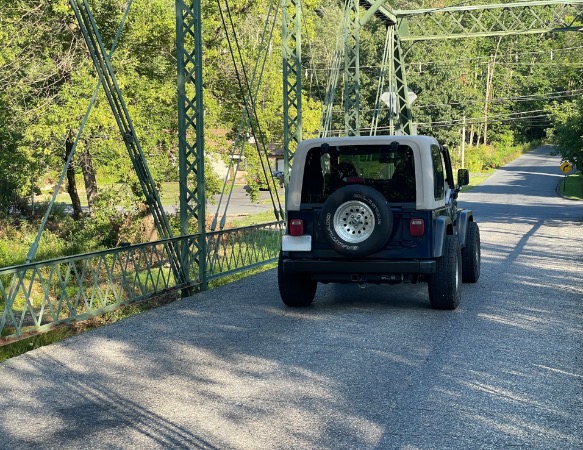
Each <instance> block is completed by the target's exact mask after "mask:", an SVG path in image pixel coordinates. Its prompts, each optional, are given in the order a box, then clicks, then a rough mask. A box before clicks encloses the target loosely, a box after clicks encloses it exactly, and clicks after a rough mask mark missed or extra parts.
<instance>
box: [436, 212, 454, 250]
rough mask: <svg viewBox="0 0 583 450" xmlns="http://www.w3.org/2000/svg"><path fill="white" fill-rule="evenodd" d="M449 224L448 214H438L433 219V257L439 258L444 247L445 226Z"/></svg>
mask: <svg viewBox="0 0 583 450" xmlns="http://www.w3.org/2000/svg"><path fill="white" fill-rule="evenodd" d="M448 225H451V219H450V218H449V217H448V216H438V217H436V218H435V219H434V220H433V257H434V258H440V257H441V256H442V255H443V251H444V248H445V236H446V235H447V227H448Z"/></svg>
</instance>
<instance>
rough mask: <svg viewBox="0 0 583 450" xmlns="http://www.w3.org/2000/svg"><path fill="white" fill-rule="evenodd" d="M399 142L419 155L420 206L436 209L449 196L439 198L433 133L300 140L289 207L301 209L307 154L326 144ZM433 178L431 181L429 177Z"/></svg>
mask: <svg viewBox="0 0 583 450" xmlns="http://www.w3.org/2000/svg"><path fill="white" fill-rule="evenodd" d="M393 142H398V143H399V144H400V145H408V146H409V147H411V150H412V151H413V156H414V158H415V182H416V191H417V198H416V202H415V203H416V205H415V206H416V209H435V208H437V207H439V206H443V204H444V203H445V200H437V201H436V200H435V196H434V183H433V161H432V158H431V146H433V145H437V146H439V143H438V142H437V140H436V139H435V138H433V137H431V136H407V135H398V136H344V137H329V138H317V139H306V140H304V141H301V142H300V143H299V144H298V148H297V150H296V152H295V153H294V157H293V165H292V167H293V170H292V171H291V177H290V182H289V186H288V192H287V198H286V208H287V209H288V210H290V211H299V209H300V204H301V198H302V192H301V190H302V182H303V179H304V166H305V163H306V155H307V154H308V152H309V151H310V150H311V149H313V148H315V147H320V146H321V145H322V144H328V145H330V147H335V146H343V145H352V146H354V145H387V146H389V145H391V143H393ZM426 180H427V181H429V182H427V181H426Z"/></svg>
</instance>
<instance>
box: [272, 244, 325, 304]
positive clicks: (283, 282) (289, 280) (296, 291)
mask: <svg viewBox="0 0 583 450" xmlns="http://www.w3.org/2000/svg"><path fill="white" fill-rule="evenodd" d="M277 282H278V286H279V295H281V300H282V301H283V303H285V304H286V305H287V306H292V307H301V306H309V305H311V304H312V302H313V301H314V297H315V296H316V288H317V282H316V281H314V280H312V279H311V277H310V274H309V273H307V272H306V273H304V272H296V273H287V272H284V271H283V255H282V254H281V253H280V254H279V262H278V264H277Z"/></svg>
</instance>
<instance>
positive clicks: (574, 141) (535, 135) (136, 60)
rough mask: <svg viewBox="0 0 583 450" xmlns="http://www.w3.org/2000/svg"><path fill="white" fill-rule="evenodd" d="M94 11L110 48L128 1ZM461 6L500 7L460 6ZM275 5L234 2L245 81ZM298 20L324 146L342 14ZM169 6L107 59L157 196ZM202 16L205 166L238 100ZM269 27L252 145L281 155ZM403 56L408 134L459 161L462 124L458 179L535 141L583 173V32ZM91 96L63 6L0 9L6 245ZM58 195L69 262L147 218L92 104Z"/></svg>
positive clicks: (366, 100)
mask: <svg viewBox="0 0 583 450" xmlns="http://www.w3.org/2000/svg"><path fill="white" fill-rule="evenodd" d="M89 3H90V5H91V7H92V10H93V14H94V15H95V18H96V20H97V23H98V26H99V29H100V32H101V34H102V37H103V40H104V44H105V46H106V47H107V48H109V47H110V46H111V44H112V42H113V40H114V36H115V33H116V31H117V27H118V24H119V23H120V21H121V19H122V16H123V14H124V12H125V10H126V5H127V1H125V0H92V1H90V2H89ZM470 3H471V4H484V3H497V2H479V3H478V2H473V3H472V2H464V5H466V4H468V5H469V4H470ZM271 4H273V3H272V2H270V0H231V1H230V2H229V6H230V9H231V11H230V12H231V14H232V16H233V18H234V20H235V24H236V27H237V40H238V43H239V46H240V50H241V53H242V55H243V58H244V59H245V60H246V61H248V64H249V67H248V68H247V70H250V69H251V68H252V67H253V66H254V64H255V60H256V58H257V51H258V46H259V44H260V41H261V38H262V32H263V30H264V25H265V24H264V21H265V17H266V15H267V11H268V8H269V7H270V5H271ZM275 4H277V2H275ZM456 4H457V3H456V2H451V1H439V2H435V1H416V2H393V3H392V6H394V7H395V8H399V9H418V8H426V7H437V8H439V7H444V6H450V5H456ZM302 5H303V8H304V13H303V20H304V29H303V31H302V32H303V38H304V43H303V54H304V55H305V60H304V61H302V64H303V65H304V80H303V120H304V122H303V125H304V130H303V131H304V138H308V137H314V136H316V135H317V133H318V128H319V125H320V117H321V114H322V102H323V100H324V95H325V90H326V82H327V79H328V78H329V71H330V68H331V65H332V59H333V54H334V52H335V50H336V45H337V42H338V35H339V33H340V31H339V29H338V26H339V24H340V23H341V17H342V6H343V2H341V1H328V0H305V1H304V2H303V4H302ZM174 7H175V5H174V1H172V0H135V1H134V2H133V5H132V8H131V11H130V13H129V16H128V17H127V21H126V24H125V27H124V29H123V32H122V34H121V37H120V40H119V43H118V45H117V48H116V49H115V52H114V53H113V55H112V63H113V66H114V69H115V70H116V76H117V80H118V82H119V85H120V88H121V90H122V92H123V95H124V98H125V101H126V103H127V106H128V109H129V112H130V114H131V117H132V120H133V122H134V125H135V127H136V130H137V134H138V137H139V139H140V142H141V144H142V147H143V149H144V151H145V152H146V156H147V159H148V163H149V167H150V170H151V172H152V175H153V177H154V179H155V180H156V182H157V183H159V184H160V186H162V185H163V183H165V182H173V181H177V180H178V152H177V106H176V103H177V101H176V78H177V75H176V52H175V26H176V25H175V16H176V12H175V9H174ZM202 13H203V40H204V45H203V58H204V64H203V77H204V104H205V136H206V139H205V142H206V152H207V154H214V155H217V156H216V157H218V158H222V159H224V160H225V161H227V160H228V155H229V154H230V152H231V146H232V140H233V138H234V136H235V133H236V132H237V128H238V126H239V123H240V121H241V113H242V111H243V100H242V96H241V94H240V92H239V90H238V83H237V80H236V73H235V70H234V67H233V63H232V58H231V55H230V52H229V48H228V46H227V42H226V39H225V32H224V30H223V28H222V24H221V22H220V14H219V10H218V5H217V2H214V1H211V0H205V1H202ZM277 20H278V22H277V23H276V25H275V29H274V33H273V37H272V40H271V42H270V43H269V47H268V48H269V52H268V57H267V61H266V65H265V72H264V75H263V85H262V88H261V89H260V90H259V98H258V99H257V100H256V105H257V114H258V116H259V122H260V124H261V130H262V132H263V133H264V134H265V141H266V142H268V143H270V144H271V146H272V147H273V148H277V147H281V145H282V141H283V136H282V134H283V107H282V89H283V88H282V72H281V71H282V48H281V34H280V32H281V14H279V15H278V18H277ZM384 36H385V29H384V26H383V25H382V24H381V23H380V22H378V21H376V20H372V21H370V22H369V24H367V26H366V27H364V29H363V30H362V34H361V41H360V45H361V47H360V55H361V79H362V87H361V108H362V111H361V113H362V120H363V123H365V124H366V121H367V120H368V121H370V119H371V117H372V108H373V105H374V100H375V98H374V96H375V92H376V81H377V79H378V77H379V76H380V70H381V68H380V61H381V56H382V51H383V45H384ZM404 52H405V55H406V61H407V65H406V68H407V81H408V84H409V87H410V88H411V89H412V90H413V91H414V92H415V94H416V95H417V100H416V101H415V103H414V104H413V119H414V122H416V123H418V133H419V134H428V135H433V136H436V137H437V138H438V139H439V140H440V141H441V142H443V143H446V144H449V145H450V146H452V147H453V148H456V147H459V146H460V144H461V138H462V135H461V131H462V127H463V125H464V123H465V129H466V135H465V141H466V145H467V146H468V147H467V153H466V165H469V168H470V169H471V170H472V171H480V170H485V169H487V168H489V167H496V166H497V165H499V164H500V162H501V161H499V154H498V153H497V149H502V148H509V147H512V146H514V145H516V144H523V143H528V142H532V141H534V140H541V139H548V140H549V141H550V142H552V143H555V144H557V145H558V149H559V150H560V151H561V153H562V155H563V157H564V158H565V159H569V160H570V161H571V162H573V163H578V165H579V167H580V166H581V164H583V156H582V152H583V150H582V148H583V142H582V139H583V138H582V136H583V121H582V116H583V100H582V99H581V93H583V37H582V35H581V33H554V34H551V33H548V34H544V35H522V36H508V37H495V38H479V39H458V40H447V41H446V40H443V41H428V42H416V43H413V44H412V43H404ZM96 82H97V77H96V73H95V71H94V69H93V66H92V62H91V58H90V57H89V54H88V51H87V49H86V46H85V42H84V40H83V37H82V36H81V33H80V31H79V28H78V25H77V22H76V20H75V16H74V15H73V12H72V10H71V8H70V6H69V2H68V1H67V0H39V1H34V2H30V1H23V0H0V220H1V221H2V224H3V225H2V226H1V227H0V228H1V229H3V230H4V231H3V232H1V233H4V235H3V236H0V237H4V238H7V236H9V235H10V232H9V231H7V230H8V229H14V227H15V226H16V225H15V222H14V220H17V222H18V224H22V223H23V222H31V221H34V218H35V217H37V216H38V213H39V211H40V210H42V208H41V206H40V205H37V209H36V210H35V208H34V206H35V203H34V199H35V198H38V194H40V193H41V192H42V191H43V190H50V188H51V186H54V184H55V181H56V179H57V178H58V177H59V175H60V173H61V171H62V168H63V165H64V160H65V159H66V157H67V154H68V152H69V151H70V149H71V146H72V143H73V141H74V138H75V136H76V134H77V130H78V129H79V126H80V123H81V121H82V119H83V116H84V114H85V112H86V109H87V106H88V104H89V100H90V97H91V94H92V92H93V89H94V87H95V85H96ZM340 102H341V99H338V107H337V108H335V114H334V118H333V120H334V127H335V128H337V129H338V130H340V129H342V127H343V112H342V108H341V106H340V105H341V103H340ZM365 126H366V125H365ZM381 127H382V125H381ZM484 144H487V145H486V146H485V145H484ZM470 146H473V147H470ZM471 149H476V150H475V151H474V152H472V150H471ZM477 149H480V150H477ZM488 149H489V150H488ZM246 152H247V156H248V158H249V164H251V167H250V169H251V171H254V170H255V168H254V167H253V164H254V161H257V160H258V158H256V157H254V156H253V152H256V149H255V148H254V147H253V146H249V148H248V149H246ZM248 168H249V167H248ZM68 181H69V182H68V192H69V194H70V197H71V201H70V203H71V204H72V205H73V208H74V209H73V215H72V217H69V216H71V215H70V214H69V213H68V212H67V213H64V212H62V211H61V216H59V218H57V219H55V220H54V223H53V228H52V230H53V232H54V233H56V235H58V236H60V237H61V238H63V236H69V238H68V239H65V241H66V243H64V244H62V247H63V248H62V250H63V252H65V253H71V252H79V251H83V250H88V249H90V248H95V247H100V246H111V245H116V244H117V243H119V241H120V240H122V239H123V236H121V235H120V230H121V229H123V228H124V227H125V229H128V228H131V227H132V226H136V225H135V222H134V221H135V220H136V218H137V217H139V216H140V214H142V213H143V207H142V206H141V205H143V201H142V197H141V191H140V187H139V183H138V181H137V178H136V176H135V175H134V173H133V170H132V167H131V163H130V160H129V158H128V156H127V152H126V149H125V146H124V144H123V141H122V140H121V138H120V136H119V130H118V128H117V126H116V123H115V120H114V117H113V115H112V113H111V111H110V108H109V105H108V103H107V101H106V99H105V97H104V96H103V93H102V92H100V94H99V96H98V97H97V101H96V103H95V106H94V108H93V110H92V112H91V115H90V116H89V120H88V122H87V126H86V128H85V130H84V133H83V135H82V139H81V141H80V142H79V145H78V147H77V150H76V154H75V156H74V158H73V163H72V166H71V168H70V171H69V174H68ZM76 185H81V186H83V190H84V191H85V196H86V198H84V199H80V198H76V196H78V195H79V189H76ZM112 186H114V187H115V188H114V189H112V188H111V187H112ZM219 187H220V180H219V179H218V177H217V176H216V175H214V174H213V172H212V170H211V169H210V167H208V168H207V183H206V189H207V193H208V194H209V195H210V194H213V193H215V192H217V190H218V189H219ZM81 201H82V202H83V204H87V205H88V212H85V213H84V212H83V211H82V210H81ZM122 210H123V211H124V213H123V214H121V213H120V211H122ZM55 214H57V213H55ZM89 218H91V220H89ZM57 222H61V223H60V224H59V225H57ZM50 228H51V227H49V231H51V230H50ZM142 231H143V230H141V231H140V230H134V232H135V233H137V234H139V233H140V232H142ZM49 236H50V235H49ZM72 242H73V243H74V242H76V244H75V245H72V244H71V243H72ZM5 253H6V251H5ZM1 255H2V251H1V246H0V265H3V264H2V263H3V262H4V263H6V260H4V261H2V258H1ZM9 262H10V261H9Z"/></svg>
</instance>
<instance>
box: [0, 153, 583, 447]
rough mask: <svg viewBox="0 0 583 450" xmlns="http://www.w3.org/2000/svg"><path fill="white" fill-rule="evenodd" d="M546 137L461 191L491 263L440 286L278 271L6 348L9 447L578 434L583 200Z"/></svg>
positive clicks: (443, 442) (0, 388) (445, 440)
mask: <svg viewBox="0 0 583 450" xmlns="http://www.w3.org/2000/svg"><path fill="white" fill-rule="evenodd" d="M558 165H559V160H558V158H556V157H550V156H549V154H548V149H539V150H537V151H535V152H532V153H530V154H528V155H525V156H523V157H522V158H520V159H518V160H517V161H515V162H514V163H512V164H510V165H509V166H507V167H505V168H503V169H501V170H499V171H498V172H497V173H496V174H495V175H493V176H492V177H491V178H490V179H488V180H487V181H486V182H485V183H484V184H483V185H481V186H480V187H478V188H476V189H475V190H473V191H471V192H469V193H467V194H464V195H462V196H461V200H462V203H463V204H465V206H468V207H471V208H473V209H474V211H475V214H476V218H477V220H478V221H479V224H480V227H481V233H482V252H483V253H482V256H483V265H482V277H481V279H480V281H479V282H478V283H477V284H475V285H464V286H463V293H462V296H463V298H462V301H461V305H460V307H459V308H458V309H457V310H456V311H435V310H432V309H430V308H429V303H428V300H427V293H426V288H427V287H426V285H422V284H420V285H399V286H392V287H391V286H369V287H367V288H366V289H360V288H358V287H356V286H355V287H352V286H350V287H346V286H344V287H342V286H334V285H329V286H319V288H318V293H317V297H316V300H315V302H314V304H313V306H312V307H310V308H306V309H300V310H293V309H287V308H285V307H284V306H283V305H282V304H281V303H280V300H279V296H278V292H277V287H276V274H275V271H270V272H266V273H263V274H260V275H257V276H254V277H250V278H247V279H244V280H242V281H240V282H237V283H233V284H231V285H227V286H224V287H222V288H218V289H216V290H213V291H210V292H206V293H203V294H199V295H197V296H195V297H193V298H191V299H188V300H183V301H181V302H177V303H174V304H171V305H168V306H165V307H161V308H159V309H156V310H152V311H148V312H146V313H143V314H141V315H139V316H134V317H132V318H129V319H126V320H124V321H121V322H118V323H116V324H114V325H110V326H107V327H104V328H101V329H97V330H94V331H91V332H88V333H86V334H84V335H81V336H77V337H75V338H71V339H68V340H66V341H64V342H61V343H58V344H55V345H52V346H49V347H44V348H41V349H38V350H35V351H32V352H30V353H28V354H25V355H22V356H20V357H17V358H13V359H12V360H9V361H7V362H5V363H2V364H0V410H1V411H2V412H1V415H0V448H2V449H25V448H31V449H32V448H34V449H38V448H42V449H57V448H59V449H81V448H91V449H94V448H95V449H130V448H136V449H138V448H139V449H151V448H158V449H168V448H191V449H402V450H417V449H423V450H425V449H507V448H522V449H541V450H542V449H544V450H548V449H561V450H565V449H581V448H583V414H582V411H583V361H582V355H583V345H582V344H583V337H582V332H583V329H582V328H583V327H582V324H583V320H582V319H583V285H582V275H583V232H582V225H583V220H582V219H583V204H582V203H581V202H570V201H567V200H563V199H562V198H560V197H558V196H557V195H556V192H555V188H556V185H557V183H558V182H559V181H560V179H561V174H560V171H559V169H558Z"/></svg>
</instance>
